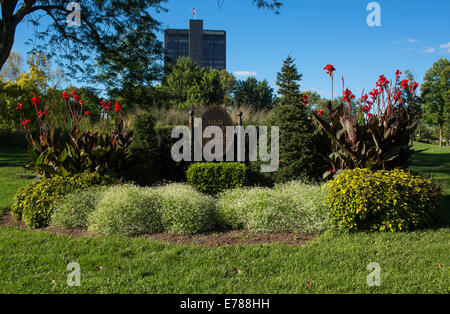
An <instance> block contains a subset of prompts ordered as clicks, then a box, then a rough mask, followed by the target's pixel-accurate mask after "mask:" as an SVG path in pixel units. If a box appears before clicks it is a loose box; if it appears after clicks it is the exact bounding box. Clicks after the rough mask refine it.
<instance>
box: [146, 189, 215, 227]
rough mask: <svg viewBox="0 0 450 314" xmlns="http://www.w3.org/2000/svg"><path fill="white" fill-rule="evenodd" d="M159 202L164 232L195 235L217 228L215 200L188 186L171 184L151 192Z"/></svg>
mask: <svg viewBox="0 0 450 314" xmlns="http://www.w3.org/2000/svg"><path fill="white" fill-rule="evenodd" d="M151 191H152V192H151V193H154V194H156V195H157V197H158V200H159V202H160V203H159V211H160V214H161V219H162V224H163V226H164V230H165V231H168V232H171V233H176V234H195V233H199V232H204V231H209V230H211V229H213V228H214V226H215V200H214V199H213V198H212V197H210V196H207V195H204V194H202V193H199V192H198V191H197V190H196V189H195V188H193V187H191V186H189V185H186V184H169V185H165V186H161V187H158V188H155V189H154V190H151Z"/></svg>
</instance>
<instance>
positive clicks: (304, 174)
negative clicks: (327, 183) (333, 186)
mask: <svg viewBox="0 0 450 314" xmlns="http://www.w3.org/2000/svg"><path fill="white" fill-rule="evenodd" d="M294 61H295V60H294V59H293V58H292V57H291V56H288V57H287V58H286V60H284V63H283V67H282V69H281V72H280V73H278V74H277V82H276V84H277V85H278V87H279V90H278V93H279V94H280V96H281V97H280V102H279V105H278V106H277V107H276V108H275V112H274V120H273V123H272V125H273V126H279V127H280V166H279V169H278V171H277V172H276V174H275V180H276V181H278V182H284V181H289V180H293V179H306V180H318V179H319V178H321V177H322V173H323V172H324V170H325V169H324V162H323V161H322V160H321V158H320V157H319V155H317V154H316V153H317V152H318V151H319V149H320V146H321V137H320V135H319V134H318V133H317V132H316V128H315V126H314V124H313V121H312V119H311V117H310V114H309V110H308V109H307V106H306V104H305V102H304V99H303V97H302V94H301V93H300V81H301V78H302V74H300V73H298V70H297V67H296V65H295V64H294Z"/></svg>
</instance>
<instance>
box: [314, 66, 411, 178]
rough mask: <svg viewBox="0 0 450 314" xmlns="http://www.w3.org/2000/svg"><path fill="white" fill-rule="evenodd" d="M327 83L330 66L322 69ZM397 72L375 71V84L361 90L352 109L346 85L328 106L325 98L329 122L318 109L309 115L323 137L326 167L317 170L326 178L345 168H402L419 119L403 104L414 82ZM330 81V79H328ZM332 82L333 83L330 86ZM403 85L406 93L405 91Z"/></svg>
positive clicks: (353, 97) (409, 153)
mask: <svg viewBox="0 0 450 314" xmlns="http://www.w3.org/2000/svg"><path fill="white" fill-rule="evenodd" d="M325 70H326V71H327V73H328V75H330V78H331V81H332V82H333V71H335V68H334V67H333V66H329V65H328V66H327V67H325ZM401 74H402V73H401V72H400V71H398V70H397V72H396V73H395V80H393V81H389V80H388V79H387V78H386V77H385V76H384V75H381V76H380V77H379V79H378V81H377V83H376V88H375V89H373V90H372V91H371V92H370V93H369V94H364V91H363V93H362V96H361V98H360V99H359V105H358V107H357V109H356V110H355V107H354V105H353V104H354V99H355V95H353V93H352V92H351V91H350V90H349V89H348V88H347V89H345V90H344V80H343V79H342V85H343V98H342V100H343V101H342V102H341V103H340V104H339V105H338V106H336V107H333V105H332V103H331V102H328V105H327V109H328V112H329V122H328V121H326V120H325V119H324V118H323V113H324V112H323V110H319V111H318V112H313V117H314V119H315V120H316V121H317V123H318V124H319V125H320V128H321V130H322V132H323V134H324V135H326V137H327V138H328V143H327V149H328V153H329V154H328V155H327V156H324V155H322V157H323V158H324V160H326V161H327V162H328V163H329V164H330V165H331V169H330V170H329V171H327V172H325V173H324V174H323V178H324V179H329V178H332V177H333V176H334V175H335V174H339V173H340V172H341V171H343V170H345V169H355V168H368V169H371V170H390V169H394V168H398V167H402V166H404V165H405V163H406V162H407V161H408V159H409V158H410V157H411V155H413V154H414V153H417V152H418V151H414V150H413V149H412V147H411V145H410V144H409V143H410V138H411V134H412V133H413V132H414V130H415V128H416V127H417V125H418V123H419V121H418V120H416V121H413V120H412V119H411V114H410V109H409V106H408V105H407V103H405V102H404V97H402V96H403V95H404V94H407V95H408V98H407V100H406V101H407V102H409V103H410V102H411V101H412V99H413V96H414V94H415V92H416V89H417V87H418V84H417V83H416V82H412V83H411V84H409V82H408V81H407V80H404V81H401V82H399V81H400V75H401ZM332 84H333V83H332ZM332 86H333V85H332ZM406 89H409V93H405V90H406Z"/></svg>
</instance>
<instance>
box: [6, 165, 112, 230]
mask: <svg viewBox="0 0 450 314" xmlns="http://www.w3.org/2000/svg"><path fill="white" fill-rule="evenodd" d="M114 181H115V179H114V178H112V177H110V176H101V175H99V174H98V173H95V172H94V173H82V174H76V175H73V176H71V177H65V178H64V177H61V176H55V177H52V178H47V179H45V178H44V179H42V180H41V181H37V182H33V183H31V184H29V185H27V186H25V187H23V188H22V189H21V190H19V192H17V194H16V195H15V197H14V200H13V204H12V207H11V213H12V215H13V217H14V218H15V219H16V220H17V221H22V222H24V223H25V224H26V225H27V226H28V227H29V228H42V227H46V226H47V225H48V223H49V221H50V217H51V214H52V212H53V208H54V203H55V201H56V199H57V198H58V196H63V195H65V194H68V193H70V192H73V191H77V190H82V189H87V188H89V187H92V186H97V185H107V184H111V183H113V182H114Z"/></svg>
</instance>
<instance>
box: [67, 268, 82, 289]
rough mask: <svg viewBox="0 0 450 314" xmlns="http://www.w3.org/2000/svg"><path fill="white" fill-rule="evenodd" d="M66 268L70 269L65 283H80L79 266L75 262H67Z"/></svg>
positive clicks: (72, 285)
mask: <svg viewBox="0 0 450 314" xmlns="http://www.w3.org/2000/svg"><path fill="white" fill-rule="evenodd" d="M66 270H68V271H71V273H70V274H68V275H67V285H68V286H69V287H79V286H80V285H81V267H80V264H78V263H76V262H71V263H69V264H67V268H66Z"/></svg>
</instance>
